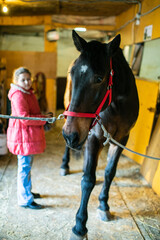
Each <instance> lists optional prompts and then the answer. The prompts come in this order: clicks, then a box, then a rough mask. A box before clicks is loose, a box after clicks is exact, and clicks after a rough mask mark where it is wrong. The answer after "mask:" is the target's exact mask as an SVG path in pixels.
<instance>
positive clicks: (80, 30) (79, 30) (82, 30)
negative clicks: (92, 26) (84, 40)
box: [74, 27, 86, 32]
mask: <svg viewBox="0 0 160 240" xmlns="http://www.w3.org/2000/svg"><path fill="white" fill-rule="evenodd" d="M74 30H75V31H78V32H86V28H85V27H76V28H75V29H74Z"/></svg>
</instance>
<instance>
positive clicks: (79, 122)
mask: <svg viewBox="0 0 160 240" xmlns="http://www.w3.org/2000/svg"><path fill="white" fill-rule="evenodd" d="M72 36H73V41H74V44H75V46H76V48H77V50H78V51H80V56H79V57H78V58H77V59H76V61H75V62H74V64H73V67H72V68H71V71H70V74H71V78H72V98H71V102H70V106H69V109H68V110H69V111H72V112H80V113H95V112H96V110H97V108H98V106H99V104H100V103H101V101H102V99H103V97H104V95H105V93H106V91H107V87H108V81H109V74H110V59H111V57H112V56H113V55H114V54H115V53H116V51H117V50H118V48H119V44H120V35H117V36H116V37H115V38H114V39H113V40H112V41H111V42H110V43H108V44H104V43H100V42H98V41H91V42H88V43H87V42H86V41H85V40H84V39H83V38H81V37H80V36H79V35H78V34H77V33H76V32H75V31H73V35H72ZM106 106H108V105H107V101H106V103H105V105H104V107H106ZM92 121H93V119H92V118H84V117H73V116H67V121H66V122H65V124H64V126H63V136H64V138H65V140H66V142H67V145H68V146H70V147H71V148H75V149H80V148H81V146H82V145H83V143H84V142H85V140H86V138H87V136H88V132H89V129H90V126H91V123H92Z"/></svg>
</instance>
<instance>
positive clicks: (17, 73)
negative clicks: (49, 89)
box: [12, 67, 31, 83]
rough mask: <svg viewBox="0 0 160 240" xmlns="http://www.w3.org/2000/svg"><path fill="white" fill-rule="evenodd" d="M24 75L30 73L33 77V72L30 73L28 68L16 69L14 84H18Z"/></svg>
mask: <svg viewBox="0 0 160 240" xmlns="http://www.w3.org/2000/svg"><path fill="white" fill-rule="evenodd" d="M22 73H28V74H29V75H30V76H31V72H30V71H29V69H28V68H25V67H19V68H17V69H15V70H14V72H13V79H12V81H13V83H17V80H18V77H19V75H20V74H22Z"/></svg>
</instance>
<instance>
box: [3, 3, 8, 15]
mask: <svg viewBox="0 0 160 240" xmlns="http://www.w3.org/2000/svg"><path fill="white" fill-rule="evenodd" d="M2 12H3V13H7V12H8V7H7V5H6V4H5V1H3V3H2Z"/></svg>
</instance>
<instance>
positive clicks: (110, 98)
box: [63, 59, 114, 128]
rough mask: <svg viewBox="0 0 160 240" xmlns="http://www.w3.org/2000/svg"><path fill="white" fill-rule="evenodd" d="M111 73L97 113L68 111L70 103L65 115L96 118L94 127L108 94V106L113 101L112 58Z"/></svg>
mask: <svg viewBox="0 0 160 240" xmlns="http://www.w3.org/2000/svg"><path fill="white" fill-rule="evenodd" d="M110 69H111V71H110V75H109V83H108V87H107V92H106V94H105V96H104V98H103V100H102V102H101V103H100V105H99V107H98V108H97V110H96V112H95V113H82V112H71V111H68V108H69V105H70V104H69V105H68V107H67V109H66V110H65V111H64V113H63V115H64V116H65V117H66V116H71V117H85V118H95V120H94V121H93V123H92V126H91V128H92V127H94V126H95V125H96V123H97V122H98V121H99V119H100V116H99V113H100V111H101V109H102V107H103V105H104V103H105V101H106V100H107V98H108V96H109V103H108V106H109V105H110V104H111V101H112V85H113V81H112V79H113V75H114V71H113V69H112V59H110Z"/></svg>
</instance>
